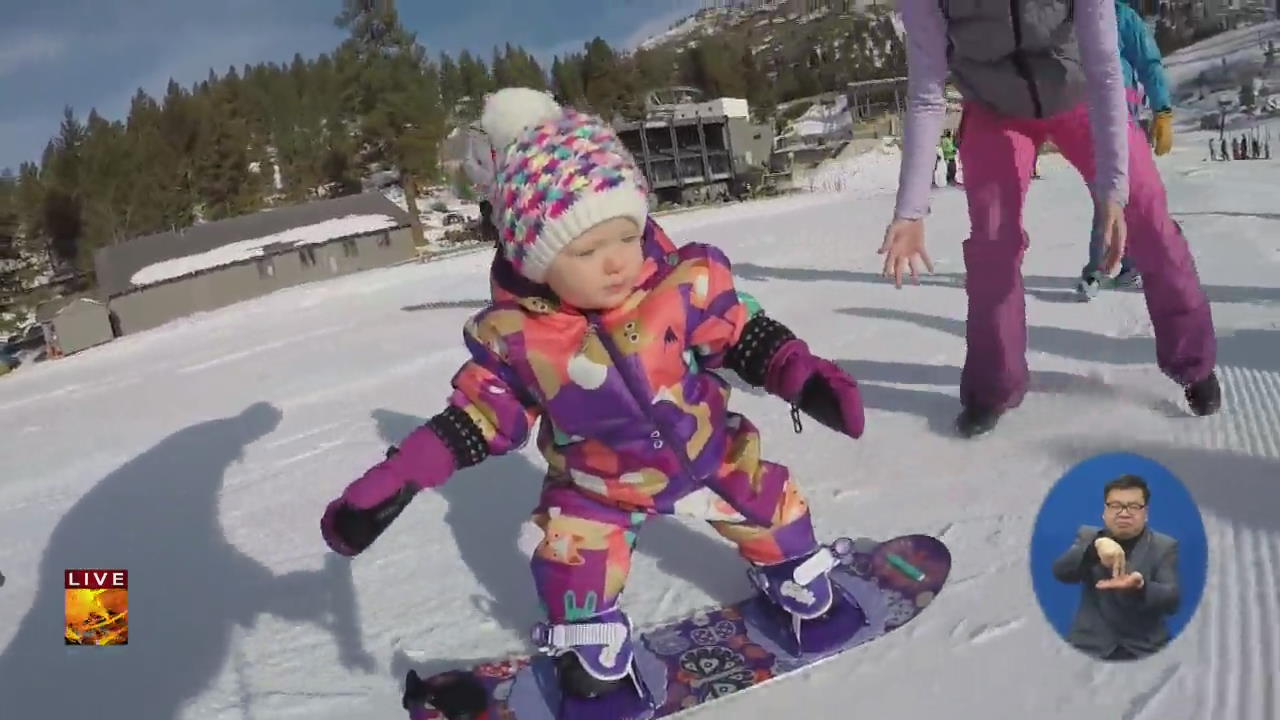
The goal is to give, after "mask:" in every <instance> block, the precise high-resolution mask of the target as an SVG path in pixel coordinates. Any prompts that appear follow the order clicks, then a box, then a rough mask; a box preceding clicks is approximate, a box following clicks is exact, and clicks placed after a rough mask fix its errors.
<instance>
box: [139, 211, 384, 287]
mask: <svg viewBox="0 0 1280 720" xmlns="http://www.w3.org/2000/svg"><path fill="white" fill-rule="evenodd" d="M399 224H400V221H399V220H396V219H395V218H393V217H391V216H390V215H347V216H345V217H340V218H334V219H333V220H325V221H323V222H318V223H313V224H311V225H304V226H302V227H297V228H291V229H289V230H285V231H284V232H278V233H272V234H271V235H263V236H262V237H256V238H251V239H249V240H241V241H240V242H233V243H231V244H230V245H223V246H221V247H216V248H213V249H212V250H206V251H205V252H202V253H197V254H195V255H184V256H182V257H177V258H171V259H169V260H161V261H160V262H158V263H153V264H151V265H147V266H146V267H144V268H142V269H141V270H138V271H137V272H135V273H134V274H133V275H132V276H131V277H130V278H129V281H130V282H131V283H133V284H134V285H137V286H143V285H153V284H155V283H158V282H163V281H165V280H172V279H173V278H176V277H182V276H183V275H189V274H191V273H194V272H199V271H201V270H209V269H211V268H216V267H220V266H222V265H230V264H232V263H238V262H242V261H244V260H251V259H253V258H255V257H262V256H263V255H264V254H266V253H265V251H266V250H267V249H268V246H270V245H293V246H298V245H317V244H320V243H326V242H329V241H330V240H333V239H335V238H342V237H352V236H355V235H366V234H368V233H372V232H378V231H379V230H388V229H390V228H394V227H396V226H398V225H399Z"/></svg>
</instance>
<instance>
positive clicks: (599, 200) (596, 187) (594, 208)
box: [468, 88, 649, 283]
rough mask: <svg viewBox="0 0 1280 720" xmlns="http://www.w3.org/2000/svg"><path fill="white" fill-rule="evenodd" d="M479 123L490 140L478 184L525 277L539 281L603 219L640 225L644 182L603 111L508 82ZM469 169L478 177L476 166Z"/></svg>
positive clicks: (510, 258) (489, 101) (643, 213)
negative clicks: (487, 179) (484, 176)
mask: <svg viewBox="0 0 1280 720" xmlns="http://www.w3.org/2000/svg"><path fill="white" fill-rule="evenodd" d="M480 126H481V128H482V129H483V131H484V133H485V135H487V136H488V140H489V143H490V144H491V146H492V148H493V150H492V159H493V163H492V169H493V181H492V183H478V184H480V185H481V186H482V187H485V186H488V188H489V194H490V200H491V201H492V203H493V223H494V225H495V226H497V229H498V234H499V239H500V242H501V245H502V249H503V252H504V254H505V255H506V257H507V260H508V261H510V262H511V264H512V265H513V266H514V267H515V268H516V270H517V271H519V272H520V274H521V275H523V276H525V277H526V278H528V279H529V280H532V281H533V282H537V283H541V282H543V281H544V280H545V279H546V274H547V269H548V268H549V267H550V266H551V262H552V261H553V260H554V259H555V257H556V255H557V254H558V253H559V252H560V251H561V250H562V249H564V247H565V246H566V245H568V244H569V243H570V242H573V240H574V238H576V237H578V236H579V235H581V234H582V233H584V232H586V231H587V230H589V229H591V228H592V227H594V226H595V225H598V224H600V223H602V222H605V221H606V220H611V219H613V218H619V217H625V218H630V219H631V220H633V221H634V222H635V223H636V226H637V227H639V228H642V229H643V228H644V225H645V220H646V219H647V217H648V212H649V204H648V185H647V183H646V182H645V178H644V175H643V174H642V173H641V172H640V170H639V168H638V167H637V166H636V162H635V160H634V158H632V156H631V153H630V152H628V151H627V148H626V147H625V146H624V145H623V144H622V141H621V140H619V139H618V136H617V135H616V134H615V133H614V132H613V130H612V129H610V128H609V126H608V125H606V124H605V123H604V121H602V120H601V119H600V118H598V117H595V116H592V115H587V114H585V113H579V112H577V111H575V110H572V109H570V108H561V107H560V105H559V104H557V103H556V101H555V100H554V99H552V98H551V96H550V95H547V94H546V93H543V92H539V91H537V90H531V89H529V88H507V89H505V90H499V91H498V92H496V93H494V94H493V95H491V96H489V98H488V99H487V100H486V102H485V107H484V113H483V114H482V115H481V118H480ZM481 154H483V153H481ZM478 159H480V160H482V158H478ZM481 164H483V163H481ZM468 174H470V175H473V179H475V178H474V169H469V171H468Z"/></svg>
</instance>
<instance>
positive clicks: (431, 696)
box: [403, 534, 951, 720]
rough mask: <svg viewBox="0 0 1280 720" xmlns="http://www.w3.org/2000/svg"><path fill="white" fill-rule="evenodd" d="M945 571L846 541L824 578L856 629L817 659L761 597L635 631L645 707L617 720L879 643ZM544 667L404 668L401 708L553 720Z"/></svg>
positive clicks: (925, 546) (933, 542) (922, 548)
mask: <svg viewBox="0 0 1280 720" xmlns="http://www.w3.org/2000/svg"><path fill="white" fill-rule="evenodd" d="M950 571H951V553H950V551H948V549H947V546H946V545H945V544H943V543H942V541H941V540H938V539H937V538H934V537H932V536H929V535H918V534H917V535H903V536H899V537H895V538H893V539H890V540H884V541H879V540H875V539H870V538H861V539H859V540H855V541H854V543H853V552H852V553H851V554H850V555H849V556H848V557H847V558H846V562H844V563H843V564H841V565H839V566H837V567H836V569H834V570H832V571H831V575H830V577H831V580H832V582H834V583H837V584H839V585H840V586H841V587H842V588H844V589H845V590H846V591H847V592H848V593H849V594H850V595H851V596H852V597H854V598H855V599H856V600H857V602H858V604H859V605H860V606H861V607H862V611H863V615H864V622H863V624H862V626H861V629H859V630H858V631H857V632H856V633H855V634H854V635H853V636H852V637H851V638H850V639H849V640H847V641H846V642H844V643H843V644H842V645H839V646H837V647H834V648H832V649H830V650H828V651H827V652H825V653H822V654H816V655H797V654H796V652H795V649H796V645H795V640H794V635H793V632H792V627H791V623H790V622H789V619H784V618H783V617H782V613H781V612H780V611H779V610H778V609H777V608H776V607H775V606H774V605H773V604H772V603H771V602H770V601H769V600H767V599H765V598H764V597H763V596H761V595H754V596H752V597H750V598H747V599H745V600H742V601H740V602H737V603H734V604H731V605H726V606H722V607H719V608H712V609H704V610H699V611H697V612H695V613H693V614H691V615H688V616H686V617H682V618H679V619H676V620H673V621H670V622H666V623H663V624H660V625H657V626H656V627H651V628H649V629H647V630H638V631H637V635H638V637H637V642H636V644H635V665H636V669H637V673H638V675H639V676H640V678H641V679H642V681H643V682H644V685H645V687H646V688H647V689H648V690H649V693H650V694H651V695H652V697H653V702H654V705H655V707H654V709H652V710H651V711H649V712H647V713H646V714H643V715H640V716H636V717H628V718H618V719H617V720H651V719H656V718H665V717H670V716H672V715H675V714H677V713H680V712H682V711H684V710H688V709H690V708H693V707H697V706H699V705H703V704H706V703H709V702H712V701H714V700H715V699H717V698H720V697H724V696H726V695H731V694H733V693H738V692H742V691H744V690H748V689H750V688H753V687H757V686H759V685H762V684H764V683H767V682H769V681H771V680H773V679H775V678H780V677H784V676H786V675H789V674H791V673H795V672H798V671H801V670H803V669H804V668H807V667H810V666H812V665H814V664H816V663H818V662H821V661H823V660H826V659H829V658H831V657H833V656H835V655H838V654H840V653H843V652H847V651H849V650H851V649H853V648H856V647H859V646H861V645H865V644H866V643H868V642H871V641H873V640H875V639H877V638H880V637H883V636H884V635H886V634H888V633H890V632H893V631H894V630H896V629H898V628H900V627H902V626H903V625H906V624H907V623H909V622H911V620H913V619H914V618H916V617H917V616H918V615H919V614H920V613H921V612H922V611H923V610H924V609H925V608H926V607H928V606H929V604H930V603H931V602H933V600H934V598H935V597H937V595H938V593H939V592H940V591H941V590H942V586H943V585H944V583H945V582H946V580H947V575H948V574H949V573H950ZM554 662H555V661H554V660H553V659H552V658H550V657H549V656H546V655H534V656H524V657H513V658H508V659H505V660H495V661H494V662H490V663H482V664H479V665H477V666H475V667H472V668H459V669H456V670H451V671H447V672H443V673H438V674H436V675H432V676H429V677H427V678H422V677H419V676H418V674H417V673H416V672H415V671H413V670H410V671H409V672H408V675H407V677H406V679H405V690H404V697H403V705H404V708H405V710H407V711H408V713H409V718H410V720H557V708H558V707H559V702H560V688H559V683H558V681H557V679H556V674H555V668H554Z"/></svg>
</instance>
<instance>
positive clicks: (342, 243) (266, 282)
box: [94, 192, 417, 334]
mask: <svg viewBox="0 0 1280 720" xmlns="http://www.w3.org/2000/svg"><path fill="white" fill-rule="evenodd" d="M416 257H417V255H416V252H415V250H414V246H413V239H412V236H411V235H410V232H409V216H408V214H407V213H405V212H404V211H403V210H401V209H400V207H399V206H397V205H396V204H395V203H393V202H391V201H390V200H387V199H386V198H385V197H383V196H382V195H381V194H380V193H377V192H371V193H365V194H362V195H351V196H347V197H341V198H335V199H332V200H322V201H318V202H312V203H306V204H303V205H293V206H287V207H281V208H276V209H273V210H268V211H265V212H260V213H254V214H252V215H243V216H240V217H234V218H229V219H227V220H222V221H218V222H212V223H206V224H202V225H196V226H193V227H190V228H186V229H184V230H178V231H174V232H165V233H159V234H156V235H148V236H146V237H140V238H136V239H134V240H130V241H128V242H124V243H120V244H118V245H110V246H107V247H104V248H101V249H99V250H98V251H97V253H96V255H95V257H94V263H95V266H96V269H97V276H98V292H99V296H100V298H101V299H102V300H104V301H105V302H106V304H107V305H108V307H109V308H110V311H111V313H112V314H113V315H114V319H115V320H116V321H117V325H118V327H117V328H116V330H117V333H118V334H129V333H134V332H138V331H140V330H146V329H148V328H153V327H156V326H157V325H161V324H164V323H166V322H169V321H170V320H174V319H176V318H180V317H183V316H186V315H191V314H193V313H197V312H203V311H208V310H213V309H216V308H219V307H223V306H226V305H231V304H233V303H237V302H241V301H243V300H249V299H252V298H255V297H259V296H262V295H266V294H267V293H270V292H273V291H275V290H280V289H282V288H287V287H293V286H295V285H301V284H303V283H308V282H313V281H316V280H324V279H327V278H331V277H336V276H339V275H346V274H349V273H353V272H359V271H361V270H369V269H372V268H379V267H386V266H389V265H395V264H398V263H401V262H404V261H407V260H412V259H414V258H416Z"/></svg>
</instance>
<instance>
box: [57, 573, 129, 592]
mask: <svg viewBox="0 0 1280 720" xmlns="http://www.w3.org/2000/svg"><path fill="white" fill-rule="evenodd" d="M63 581H64V584H65V589H67V590H128V589H129V571H128V570H64V571H63Z"/></svg>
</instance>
